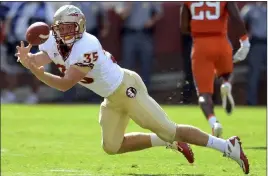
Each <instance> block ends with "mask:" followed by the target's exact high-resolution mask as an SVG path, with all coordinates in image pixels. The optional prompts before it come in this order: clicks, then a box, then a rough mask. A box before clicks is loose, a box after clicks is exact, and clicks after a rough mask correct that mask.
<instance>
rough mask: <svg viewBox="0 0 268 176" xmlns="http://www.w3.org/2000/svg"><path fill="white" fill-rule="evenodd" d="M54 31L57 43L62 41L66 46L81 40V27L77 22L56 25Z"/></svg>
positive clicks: (53, 27)
mask: <svg viewBox="0 0 268 176" xmlns="http://www.w3.org/2000/svg"><path fill="white" fill-rule="evenodd" d="M52 31H53V35H54V37H55V38H56V41H59V40H62V42H63V43H64V44H73V43H74V42H75V41H76V40H77V39H80V33H79V31H80V27H79V25H78V23H75V22H64V23H57V24H54V25H52Z"/></svg>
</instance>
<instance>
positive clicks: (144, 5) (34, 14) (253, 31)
mask: <svg viewBox="0 0 268 176" xmlns="http://www.w3.org/2000/svg"><path fill="white" fill-rule="evenodd" d="M178 3H179V2H177V4H178ZM65 4H73V5H75V6H78V7H79V8H80V9H81V10H82V11H83V13H84V15H85V16H86V20H87V26H86V29H87V32H89V33H91V34H93V35H95V36H96V37H98V38H99V39H100V40H102V39H104V38H107V36H109V33H110V30H111V26H112V25H113V24H112V23H111V22H110V20H109V18H108V15H107V11H108V10H111V9H112V10H113V11H114V12H115V14H116V15H118V16H119V17H120V18H121V20H122V21H123V25H122V27H121V28H120V29H118V30H120V38H121V42H120V44H121V48H122V49H121V50H122V53H121V55H122V57H121V58H122V60H121V61H120V63H119V64H121V65H122V66H123V67H125V68H129V69H133V68H134V67H135V64H136V59H137V58H138V59H139V65H140V69H139V74H140V75H141V76H142V78H143V80H144V82H145V83H146V85H147V86H148V87H149V88H150V86H151V82H150V80H151V77H152V69H153V67H152V65H153V62H154V47H155V46H154V37H153V35H154V29H155V25H156V24H157V22H158V21H159V20H161V18H162V17H163V16H164V15H165V13H164V11H163V9H162V3H160V2H98V1H95V2H45V1H40V2H2V1H1V2H0V18H1V34H0V44H1V80H3V81H2V84H1V89H2V92H1V102H2V103H16V102H23V103H27V104H36V103H38V102H39V101H40V100H39V94H38V92H39V91H40V86H41V85H42V84H41V83H40V81H38V80H36V79H35V78H34V77H33V76H32V75H31V74H29V72H28V71H27V70H26V69H24V68H23V67H22V66H21V65H20V64H18V63H17V62H16V58H15V56H14V54H15V51H16V45H17V44H18V42H20V41H21V40H25V32H26V29H27V28H28V26H29V25H30V24H32V23H34V22H36V21H43V22H45V23H47V24H52V23H53V14H54V12H55V11H56V10H57V9H58V8H59V7H60V6H61V5H65ZM174 4H176V3H175V2H174ZM266 13H267V7H266V3H264V2H258V3H250V4H247V5H245V6H244V7H243V9H242V10H241V17H242V18H243V19H244V21H245V24H246V27H247V29H248V31H249V34H250V37H251V44H252V46H251V51H250V54H249V56H248V62H247V64H248V69H249V70H248V73H250V74H248V86H247V87H248V88H247V104H249V105H256V104H257V103H258V99H257V97H258V96H257V94H258V85H259V79H260V73H261V71H262V70H263V69H266V64H267V15H266ZM174 18H178V20H179V17H175V16H174ZM166 27H168V28H170V27H171V28H172V26H166ZM178 30H179V29H178ZM181 42H182V48H183V49H182V58H183V60H184V62H183V63H184V66H183V70H184V73H185V77H184V79H185V80H186V81H185V82H187V84H185V85H184V87H183V90H184V95H185V97H186V98H185V100H184V101H187V100H186V99H187V98H188V96H190V95H188V94H189V92H191V91H189V89H191V90H193V89H194V83H193V80H192V74H191V59H190V54H191V45H192V40H191V36H183V35H182V36H181ZM115 43H118V42H116V41H115ZM37 51H38V47H34V48H32V52H37ZM175 59H176V58H175ZM46 69H47V70H50V71H52V72H56V71H55V70H54V69H53V68H51V67H50V66H49V67H47V68H46ZM22 86H24V87H25V86H27V87H29V88H30V90H31V91H30V93H29V94H28V95H27V96H24V97H23V100H19V99H18V97H17V96H16V93H14V91H15V90H16V89H18V88H20V87H22ZM76 92H77V89H76V87H74V88H73V89H71V90H70V91H68V92H66V93H65V94H64V96H63V101H66V102H68V101H69V102H71V101H73V100H74V99H75V96H76Z"/></svg>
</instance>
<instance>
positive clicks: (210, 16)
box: [185, 1, 228, 37]
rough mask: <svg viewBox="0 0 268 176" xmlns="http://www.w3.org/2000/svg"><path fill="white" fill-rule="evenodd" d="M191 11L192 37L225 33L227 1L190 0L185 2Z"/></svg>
mask: <svg viewBox="0 0 268 176" xmlns="http://www.w3.org/2000/svg"><path fill="white" fill-rule="evenodd" d="M185 4H186V6H187V7H188V8H189V10H190V12H191V16H192V18H191V24H190V25H191V33H192V36H193V37H197V36H213V35H227V25H228V24H227V23H228V12H227V9H226V5H227V2H215V1H213V2H212V1H197V2H196V1H192V2H185Z"/></svg>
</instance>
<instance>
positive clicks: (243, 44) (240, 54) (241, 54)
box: [233, 37, 250, 63]
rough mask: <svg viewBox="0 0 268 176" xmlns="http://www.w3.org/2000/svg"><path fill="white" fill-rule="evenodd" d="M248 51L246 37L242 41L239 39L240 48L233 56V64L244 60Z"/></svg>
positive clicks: (248, 45) (248, 46) (248, 44)
mask: <svg viewBox="0 0 268 176" xmlns="http://www.w3.org/2000/svg"><path fill="white" fill-rule="evenodd" d="M249 49H250V43H249V40H248V37H246V38H245V39H244V40H243V39H240V48H239V50H238V51H237V52H236V53H235V55H234V56H233V58H234V60H233V62H234V63H237V62H240V61H243V60H245V59H246V57H247V55H248V52H249Z"/></svg>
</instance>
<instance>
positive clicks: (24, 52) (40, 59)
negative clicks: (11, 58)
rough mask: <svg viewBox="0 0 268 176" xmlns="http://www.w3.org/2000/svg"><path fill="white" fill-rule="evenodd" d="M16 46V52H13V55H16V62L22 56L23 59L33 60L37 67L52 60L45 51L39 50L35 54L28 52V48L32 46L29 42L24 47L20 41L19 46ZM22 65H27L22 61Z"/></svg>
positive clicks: (19, 60)
mask: <svg viewBox="0 0 268 176" xmlns="http://www.w3.org/2000/svg"><path fill="white" fill-rule="evenodd" d="M16 48H17V53H16V54H15V56H16V57H18V60H17V62H21V58H22V60H23V61H25V60H29V61H30V62H33V63H34V64H35V65H36V66H37V67H41V66H45V65H47V64H49V63H51V62H52V60H51V59H50V58H49V56H48V54H47V53H46V52H45V51H40V52H38V53H36V54H32V53H30V50H31V48H32V45H30V44H29V45H28V46H27V47H24V42H21V46H20V47H19V46H17V47H16ZM21 63H22V62H21ZM22 65H23V66H24V67H26V68H28V66H27V65H25V64H24V63H22Z"/></svg>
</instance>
